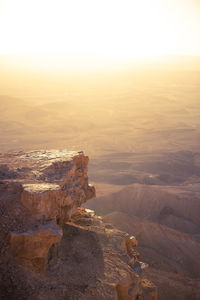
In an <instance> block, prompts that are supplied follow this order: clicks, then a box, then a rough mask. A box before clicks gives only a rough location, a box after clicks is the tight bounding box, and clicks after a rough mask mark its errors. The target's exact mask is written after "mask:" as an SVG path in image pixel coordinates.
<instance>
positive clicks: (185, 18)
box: [0, 0, 200, 59]
mask: <svg viewBox="0 0 200 300" xmlns="http://www.w3.org/2000/svg"><path fill="white" fill-rule="evenodd" d="M199 37H200V0H0V53H28V54H31V53H45V52H50V53H52V52H53V53H57V54H58V53H61V52H62V53H66V54H67V55H68V56H74V57H84V56H85V57H86V56H87V57H90V55H91V56H96V57H98V56H99V57H100V56H101V57H106V58H112V59H113V58H114V59H115V58H117V59H127V58H128V59H130V58H132V57H135V56H149V55H150V56H151V55H154V56H155V55H165V54H166V55H171V54H184V55H200V39H199Z"/></svg>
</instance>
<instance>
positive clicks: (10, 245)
mask: <svg viewBox="0 0 200 300" xmlns="http://www.w3.org/2000/svg"><path fill="white" fill-rule="evenodd" d="M87 165H88V157H87V156H85V155H84V154H83V152H74V151H66V150H60V151H58V150H52V151H30V152H26V153H25V152H22V151H21V152H9V153H6V154H1V155H0V180H1V181H0V224H1V229H0V239H1V244H0V267H1V273H0V292H1V293H0V299H4V300H5V299H7V300H9V299H12V300H18V299H20V300H23V299H27V300H33V299H34V300H40V299H44V300H45V299H48V300H64V299H65V300H67V299H69V300H78V299H80V300H98V299H99V300H111V299H118V300H136V299H144V300H146V299H151V300H154V299H157V291H156V287H155V286H154V285H153V284H152V283H151V282H149V281H148V280H147V279H145V278H144V276H143V272H144V270H145V269H146V267H147V265H146V264H145V263H142V262H140V261H139V254H138V253H137V251H136V250H135V247H136V246H137V241H136V239H135V238H134V237H130V236H128V234H126V233H124V232H122V231H119V230H117V229H115V228H113V227H112V226H111V225H109V224H104V223H103V222H102V220H101V218H100V217H98V216H96V215H95V214H94V212H92V211H88V210H84V209H82V208H80V207H81V204H82V203H84V202H85V201H87V200H88V199H91V198H93V197H95V189H94V187H93V186H91V185H89V184H88V176H87Z"/></svg>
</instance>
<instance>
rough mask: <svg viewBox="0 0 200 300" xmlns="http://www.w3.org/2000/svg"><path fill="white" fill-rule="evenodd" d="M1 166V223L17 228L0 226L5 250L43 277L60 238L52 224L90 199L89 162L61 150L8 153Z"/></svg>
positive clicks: (67, 217)
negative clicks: (6, 245) (5, 240)
mask: <svg viewBox="0 0 200 300" xmlns="http://www.w3.org/2000/svg"><path fill="white" fill-rule="evenodd" d="M5 162H6V163H7V164H5ZM1 163H2V164H1ZM0 164H1V167H0V176H1V179H2V181H1V198H2V201H1V208H2V213H3V214H4V213H5V212H6V210H9V211H8V214H9V217H8V215H5V218H6V219H7V220H9V222H11V220H12V219H13V221H12V222H15V223H17V228H15V226H11V228H9V227H10V226H9V224H8V225H6V224H5V223H3V224H2V225H3V226H5V230H7V231H8V232H7V233H9V238H8V241H9V243H10V249H11V251H12V253H13V255H14V256H15V257H16V258H17V259H18V260H20V262H21V263H23V264H24V265H25V266H27V267H29V268H30V269H31V270H35V271H38V272H42V271H44V268H45V263H46V256H47V253H48V251H49V248H50V247H51V246H52V245H53V244H54V243H56V242H59V241H60V239H61V237H62V230H61V229H58V225H57V223H58V224H60V225H61V224H64V222H66V221H67V220H69V219H70V218H71V216H72V215H73V213H74V212H75V211H76V210H77V208H78V207H79V206H80V205H81V204H82V203H84V202H85V201H87V200H88V199H90V198H92V197H94V196H95V189H94V187H92V186H90V185H89V184H88V176H87V165H88V157H87V156H85V155H84V154H83V153H82V152H73V151H65V150H61V151H58V150H52V151H31V152H27V153H24V152H10V153H7V154H4V155H1V156H0ZM8 200H10V202H9V201H8ZM12 222H11V223H12Z"/></svg>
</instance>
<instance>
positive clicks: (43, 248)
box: [9, 222, 62, 273]
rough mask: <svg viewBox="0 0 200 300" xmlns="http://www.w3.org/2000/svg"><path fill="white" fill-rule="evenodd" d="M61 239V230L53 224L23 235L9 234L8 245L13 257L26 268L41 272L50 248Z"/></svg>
mask: <svg viewBox="0 0 200 300" xmlns="http://www.w3.org/2000/svg"><path fill="white" fill-rule="evenodd" d="M61 238H62V230H61V228H59V227H58V225H57V224H55V222H48V223H47V224H45V225H41V226H40V228H38V229H37V230H35V231H33V230H30V231H27V232H23V233H18V232H10V234H9V244H10V249H11V251H12V253H13V255H14V256H15V257H16V258H17V259H18V260H19V261H20V262H21V263H22V264H23V265H25V266H26V267H28V268H30V269H31V270H33V271H36V272H39V273H41V272H43V271H44V269H45V265H46V258H47V254H48V251H49V249H50V247H51V246H52V245H53V244H55V243H58V242H59V241H60V240H61Z"/></svg>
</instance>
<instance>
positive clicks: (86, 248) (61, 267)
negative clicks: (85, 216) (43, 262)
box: [46, 223, 104, 292]
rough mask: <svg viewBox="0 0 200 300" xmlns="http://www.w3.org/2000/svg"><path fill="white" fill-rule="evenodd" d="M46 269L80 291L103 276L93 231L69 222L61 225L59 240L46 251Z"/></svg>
mask: <svg viewBox="0 0 200 300" xmlns="http://www.w3.org/2000/svg"><path fill="white" fill-rule="evenodd" d="M46 272H48V274H49V275H50V276H53V275H54V274H56V276H58V277H59V281H64V282H65V284H69V285H71V286H76V289H79V288H80V289H81V291H82V292H83V289H84V288H87V286H88V285H91V284H94V283H95V282H96V280H97V278H100V277H103V276H104V258H103V251H102V248H101V244H100V241H99V237H98V235H97V233H96V232H94V231H92V230H86V229H84V228H83V227H81V226H78V225H75V224H73V223H72V224H70V223H68V224H65V225H64V226H63V237H62V240H61V242H60V243H58V244H54V245H53V246H52V247H51V249H50V250H49V254H48V262H47V269H46ZM58 274H59V275H58Z"/></svg>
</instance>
